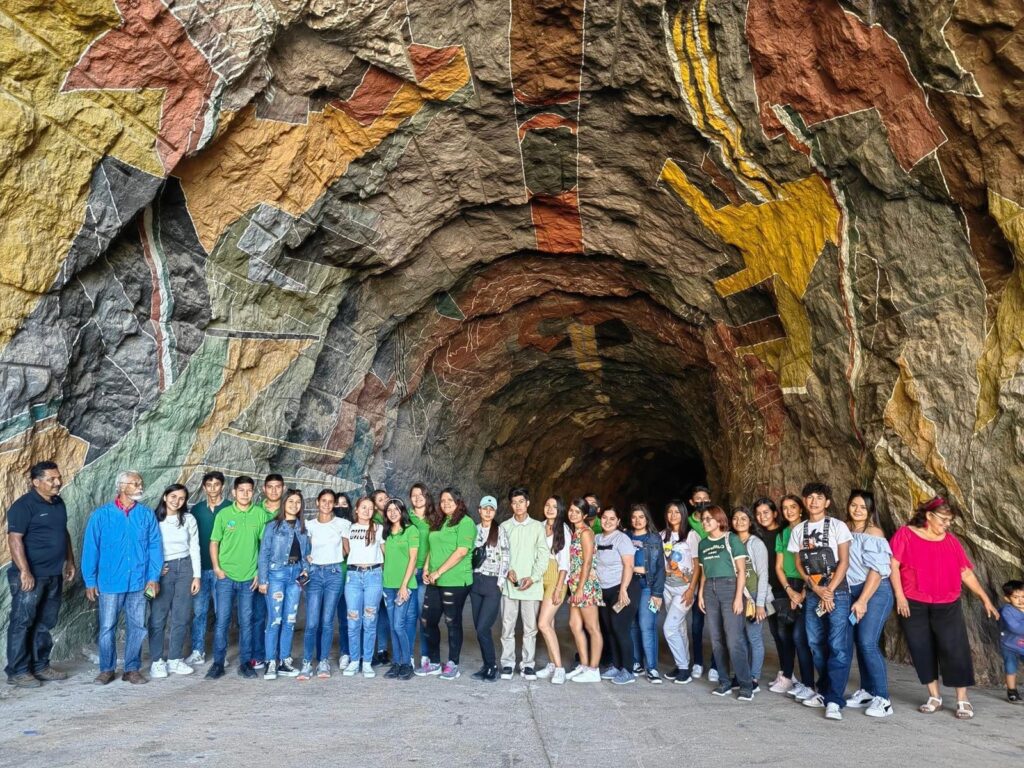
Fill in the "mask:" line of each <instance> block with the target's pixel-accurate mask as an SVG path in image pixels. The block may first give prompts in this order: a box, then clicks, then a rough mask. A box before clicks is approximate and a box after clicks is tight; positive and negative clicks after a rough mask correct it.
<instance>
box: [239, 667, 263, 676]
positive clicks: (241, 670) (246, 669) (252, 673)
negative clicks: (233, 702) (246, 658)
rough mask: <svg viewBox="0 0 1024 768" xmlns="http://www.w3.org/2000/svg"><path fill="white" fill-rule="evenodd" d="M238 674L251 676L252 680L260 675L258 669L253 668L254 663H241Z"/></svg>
mask: <svg viewBox="0 0 1024 768" xmlns="http://www.w3.org/2000/svg"><path fill="white" fill-rule="evenodd" d="M261 666H262V665H261ZM238 674H239V675H241V676H242V677H246V678H249V679H250V680H252V679H253V678H256V677H259V675H257V674H256V670H255V669H253V667H252V665H250V664H240V665H239V667H238Z"/></svg>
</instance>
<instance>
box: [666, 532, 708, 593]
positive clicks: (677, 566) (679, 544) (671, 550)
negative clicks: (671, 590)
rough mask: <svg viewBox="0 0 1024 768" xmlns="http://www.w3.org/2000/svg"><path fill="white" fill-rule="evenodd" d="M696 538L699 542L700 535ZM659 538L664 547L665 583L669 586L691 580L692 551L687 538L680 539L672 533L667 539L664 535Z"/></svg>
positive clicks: (684, 584)
mask: <svg viewBox="0 0 1024 768" xmlns="http://www.w3.org/2000/svg"><path fill="white" fill-rule="evenodd" d="M691 533H692V531H691ZM697 538H698V542H699V539H700V537H699V536H698V537H697ZM661 540H662V547H664V549H665V583H666V584H667V585H669V586H671V587H684V586H686V585H687V584H689V583H690V582H691V581H692V580H693V552H692V551H691V550H690V545H689V543H688V539H687V540H684V541H680V540H679V534H676V533H673V534H672V536H671V537H670V539H669V541H667V542H666V541H665V539H664V536H662V539H661Z"/></svg>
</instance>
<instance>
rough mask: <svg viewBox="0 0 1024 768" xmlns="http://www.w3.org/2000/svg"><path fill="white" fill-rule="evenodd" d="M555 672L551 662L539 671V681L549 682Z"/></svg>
mask: <svg viewBox="0 0 1024 768" xmlns="http://www.w3.org/2000/svg"><path fill="white" fill-rule="evenodd" d="M554 671H555V665H554V664H552V663H551V662H550V661H549V662H548V663H547V664H545V665H544V666H543V667H541V668H540V669H538V670H537V679H538V680H547V679H548V678H549V677H551V675H552V674H553V673H554Z"/></svg>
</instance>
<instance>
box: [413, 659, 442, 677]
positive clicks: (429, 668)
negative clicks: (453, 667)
mask: <svg viewBox="0 0 1024 768" xmlns="http://www.w3.org/2000/svg"><path fill="white" fill-rule="evenodd" d="M440 674H441V665H440V664H434V663H433V662H432V661H430V659H427V660H426V662H424V664H423V666H422V667H418V668H417V669H416V677H427V676H428V675H440Z"/></svg>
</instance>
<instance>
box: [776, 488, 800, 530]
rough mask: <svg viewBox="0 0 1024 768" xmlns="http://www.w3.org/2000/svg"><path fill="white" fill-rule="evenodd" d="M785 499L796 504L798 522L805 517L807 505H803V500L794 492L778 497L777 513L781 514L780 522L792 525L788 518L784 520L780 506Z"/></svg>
mask: <svg viewBox="0 0 1024 768" xmlns="http://www.w3.org/2000/svg"><path fill="white" fill-rule="evenodd" d="M787 501H792V502H793V503H794V504H796V507H797V509H799V510H800V519H799V520H797V522H798V523H799V522H802V521H804V520H806V519H807V507H805V506H804V500H803V499H802V498H800V497H799V496H797V495H796V494H795V493H787V494H786V495H785V496H783V497H782V498H781V499H779V514H780V515H781V516H782V520H781V521H780V522H783V523H785V524H786V525H788V526H792V525H793V523H790V522H789V521H788V520H786V515H785V513H784V512H783V511H782V507H783V505H784V504H785V502H787Z"/></svg>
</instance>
